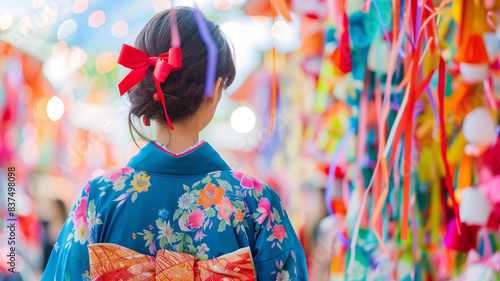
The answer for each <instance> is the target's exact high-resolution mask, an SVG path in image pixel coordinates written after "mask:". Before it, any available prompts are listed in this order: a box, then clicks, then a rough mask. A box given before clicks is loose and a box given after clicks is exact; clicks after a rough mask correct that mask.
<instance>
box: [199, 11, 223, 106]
mask: <svg viewBox="0 0 500 281" xmlns="http://www.w3.org/2000/svg"><path fill="white" fill-rule="evenodd" d="M194 19H195V20H196V24H197V25H198V30H199V31H200V36H201V39H202V40H203V42H204V43H205V45H206V46H207V51H208V62H207V74H206V78H205V90H204V93H205V95H206V96H208V97H211V96H212V95H213V91H214V86H215V79H216V77H215V75H216V74H217V55H218V53H219V49H218V48H217V44H215V41H214V39H213V38H212V35H211V34H210V30H209V28H208V25H207V22H206V20H205V18H204V17H203V15H202V13H201V11H200V10H199V9H198V8H196V9H195V10H194Z"/></svg>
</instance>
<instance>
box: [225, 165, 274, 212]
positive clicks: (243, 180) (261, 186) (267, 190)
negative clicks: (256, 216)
mask: <svg viewBox="0 0 500 281" xmlns="http://www.w3.org/2000/svg"><path fill="white" fill-rule="evenodd" d="M225 173H226V174H227V175H229V181H230V182H232V187H233V188H232V192H233V193H234V194H235V195H236V196H237V197H239V198H241V199H244V201H245V202H246V204H247V205H248V207H249V208H252V207H253V208H252V209H254V210H255V209H256V208H258V207H259V205H266V206H267V205H279V207H280V208H282V203H281V199H280V197H279V196H278V194H277V193H276V191H275V190H274V189H273V188H272V187H271V186H269V185H268V184H267V183H265V182H264V181H262V180H259V179H257V178H255V177H253V176H251V175H249V174H245V173H242V172H239V171H235V170H229V171H226V172H225ZM276 207H277V206H276Z"/></svg>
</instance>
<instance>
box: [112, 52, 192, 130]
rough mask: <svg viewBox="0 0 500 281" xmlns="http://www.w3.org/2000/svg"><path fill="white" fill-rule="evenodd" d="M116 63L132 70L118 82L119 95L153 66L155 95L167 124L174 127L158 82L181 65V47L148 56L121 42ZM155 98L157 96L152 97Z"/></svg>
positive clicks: (162, 80)
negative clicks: (121, 45) (154, 55)
mask: <svg viewBox="0 0 500 281" xmlns="http://www.w3.org/2000/svg"><path fill="white" fill-rule="evenodd" d="M118 63H119V64H121V65H123V66H124V67H126V68H130V69H132V71H131V72H130V73H129V74H128V75H127V76H126V77H125V78H123V80H122V81H121V82H120V83H119V84H118V88H119V89H120V95H123V94H124V93H126V92H127V91H128V90H130V88H132V87H133V86H135V85H136V84H137V83H139V82H140V81H141V80H142V79H144V77H146V75H147V74H148V69H149V67H151V66H154V71H153V80H154V81H155V85H156V91H157V93H156V95H157V96H159V99H160V100H161V104H162V105H163V110H164V111H165V117H166V118H167V122H168V126H169V127H170V129H172V130H173V129H174V127H173V126H172V123H171V122H170V118H168V114H167V108H166V107H165V97H164V96H163V92H162V90H161V86H160V82H162V83H163V82H165V79H167V76H168V74H169V73H170V72H171V71H177V70H179V69H181V67H182V54H181V48H179V47H172V48H170V50H169V51H168V52H167V53H164V54H161V55H159V56H158V57H150V56H148V55H147V54H146V53H144V52H143V51H141V50H139V49H137V48H134V47H132V46H129V45H126V44H123V47H122V50H121V52H120V56H119V57H118ZM154 98H155V100H157V97H156V96H155V97H154Z"/></svg>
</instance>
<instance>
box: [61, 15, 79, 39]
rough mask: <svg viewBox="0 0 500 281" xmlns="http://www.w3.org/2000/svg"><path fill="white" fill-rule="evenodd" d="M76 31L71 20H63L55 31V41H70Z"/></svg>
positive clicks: (74, 24)
mask: <svg viewBox="0 0 500 281" xmlns="http://www.w3.org/2000/svg"><path fill="white" fill-rule="evenodd" d="M76 30H77V25H76V22H75V21H74V20H72V19H68V20H65V21H64V22H63V23H61V25H60V26H59V28H58V29H57V39H59V40H70V39H72V38H73V37H74V36H75V33H76Z"/></svg>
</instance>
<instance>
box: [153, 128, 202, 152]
mask: <svg viewBox="0 0 500 281" xmlns="http://www.w3.org/2000/svg"><path fill="white" fill-rule="evenodd" d="M196 123H197V122H182V123H173V124H172V125H173V126H174V130H169V129H168V128H167V127H166V126H163V125H160V124H158V123H157V125H156V141H158V142H160V143H161V144H163V145H164V146H166V147H167V148H168V150H170V151H172V152H173V153H181V152H183V151H185V150H187V149H188V148H190V147H192V146H193V145H195V144H196V143H197V142H198V141H199V132H200V130H199V126H197V124H196Z"/></svg>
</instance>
